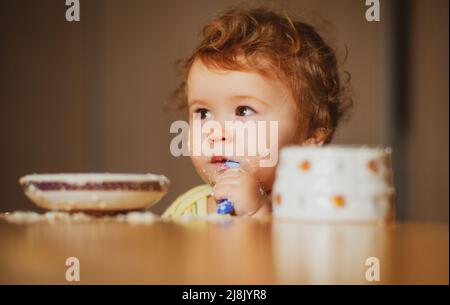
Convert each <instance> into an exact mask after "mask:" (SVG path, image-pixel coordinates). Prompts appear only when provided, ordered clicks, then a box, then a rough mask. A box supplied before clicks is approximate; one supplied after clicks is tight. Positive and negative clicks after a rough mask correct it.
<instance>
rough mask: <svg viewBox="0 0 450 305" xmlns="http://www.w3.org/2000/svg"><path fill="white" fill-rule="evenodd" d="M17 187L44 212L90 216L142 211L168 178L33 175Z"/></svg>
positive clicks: (163, 191)
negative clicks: (88, 213)
mask: <svg viewBox="0 0 450 305" xmlns="http://www.w3.org/2000/svg"><path fill="white" fill-rule="evenodd" d="M19 183H20V184H21V186H22V188H23V190H24V192H25V195H26V196H27V197H28V198H30V199H31V201H33V202H34V203H35V204H36V205H37V206H39V207H41V208H43V209H47V210H56V211H72V212H77V211H79V212H92V213H96V212H99V213H103V212H119V211H131V210H141V209H145V208H148V207H150V206H152V205H154V204H156V203H157V202H158V201H159V200H160V199H161V198H162V197H163V196H164V195H165V194H166V193H167V190H168V188H169V179H167V177H165V176H162V175H154V174H112V173H86V174H84V173H71V174H69V173H62V174H32V175H27V176H23V177H21V178H20V180H19Z"/></svg>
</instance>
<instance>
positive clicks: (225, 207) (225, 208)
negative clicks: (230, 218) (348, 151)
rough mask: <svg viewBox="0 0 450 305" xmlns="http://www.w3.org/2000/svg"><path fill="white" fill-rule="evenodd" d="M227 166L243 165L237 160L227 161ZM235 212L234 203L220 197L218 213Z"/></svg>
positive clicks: (236, 166)
mask: <svg viewBox="0 0 450 305" xmlns="http://www.w3.org/2000/svg"><path fill="white" fill-rule="evenodd" d="M225 166H226V168H238V167H239V166H241V164H240V163H239V162H236V161H225ZM233 213H234V203H233V202H231V201H230V200H228V199H220V200H218V201H217V214H221V215H225V214H233Z"/></svg>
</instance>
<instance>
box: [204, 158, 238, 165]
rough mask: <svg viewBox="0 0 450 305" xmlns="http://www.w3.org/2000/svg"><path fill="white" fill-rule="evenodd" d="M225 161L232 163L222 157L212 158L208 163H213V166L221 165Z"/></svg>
mask: <svg viewBox="0 0 450 305" xmlns="http://www.w3.org/2000/svg"><path fill="white" fill-rule="evenodd" d="M227 161H233V160H231V159H228V158H226V157H224V156H212V157H211V160H210V161H209V163H213V164H223V163H225V162H227Z"/></svg>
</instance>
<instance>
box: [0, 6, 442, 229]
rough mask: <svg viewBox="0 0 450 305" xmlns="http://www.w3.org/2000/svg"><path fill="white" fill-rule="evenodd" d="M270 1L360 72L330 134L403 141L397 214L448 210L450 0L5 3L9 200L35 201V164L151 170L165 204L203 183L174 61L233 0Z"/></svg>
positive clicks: (4, 141) (3, 186)
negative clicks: (373, 15)
mask: <svg viewBox="0 0 450 305" xmlns="http://www.w3.org/2000/svg"><path fill="white" fill-rule="evenodd" d="M242 3H243V4H244V5H245V6H247V7H248V6H260V5H264V6H269V7H275V8H278V9H284V10H285V11H286V12H288V13H289V14H290V15H291V16H293V17H296V16H301V17H302V18H303V19H304V20H306V21H309V22H311V23H313V24H314V25H316V26H317V27H318V28H319V29H321V31H322V33H324V35H325V37H328V39H329V40H330V41H331V42H332V44H333V45H334V46H335V47H337V49H338V50H339V53H340V54H341V55H342V54H343V53H344V52H343V51H344V50H345V47H347V48H348V50H349V56H348V60H347V62H346V63H345V67H346V69H347V70H348V71H349V72H350V73H351V74H352V80H353V90H354V95H355V108H354V111H353V116H352V118H351V120H350V121H349V122H348V123H347V124H345V125H343V126H342V127H341V129H340V130H339V131H338V134H337V137H336V139H335V141H334V143H357V144H383V145H389V146H392V147H393V149H394V170H395V174H396V185H397V189H398V201H397V205H398V216H399V217H398V218H399V219H408V220H433V221H444V222H448V206H449V197H448V182H449V181H448V180H449V179H448V177H449V175H448V168H449V167H448V138H449V137H448V136H449V134H448V130H449V129H448V127H449V125H448V122H449V121H448V103H449V99H448V72H449V71H448V67H449V65H448V1H447V0H432V1H426V0H412V1H407V0H389V1H386V0H380V4H381V21H380V22H371V23H369V22H367V21H366V19H365V11H366V9H367V7H366V6H365V0H345V1H333V0H320V1H312V0H311V1H300V0H289V1H287V0H286V1H276V2H275V1H252V2H242V1H229V0H170V1H167V0H164V1H162V0H161V1H145V0H134V1H120V0H107V1H106V0H105V1H100V0H89V1H86V0H80V4H81V16H80V17H81V21H80V22H71V23H70V22H67V21H66V20H65V11H66V9H67V7H66V6H65V0H40V1H33V0H1V1H0V103H1V104H0V105H1V108H0V122H1V128H0V140H1V150H0V160H1V161H0V162H1V163H0V168H1V175H0V179H1V180H0V182H1V183H0V212H1V211H12V210H19V209H20V210H35V207H34V206H33V205H32V204H31V202H29V201H28V200H27V199H26V198H25V196H24V195H23V193H22V191H21V189H20V187H19V185H18V179H19V177H20V176H22V175H25V174H29V173H34V172H36V173H47V172H49V173H52V172H142V173H145V172H154V173H161V174H165V175H166V176H168V177H169V178H170V179H171V181H172V186H171V189H170V192H169V194H168V195H167V196H166V197H165V198H164V199H163V200H162V201H161V202H160V203H159V204H158V205H156V206H155V207H154V208H152V211H154V212H157V213H160V212H162V211H163V210H164V208H165V207H167V205H168V204H170V202H171V201H172V200H173V199H174V198H175V197H176V196H177V195H179V194H181V193H182V192H183V191H185V190H187V189H188V188H190V187H192V186H194V185H196V184H199V183H201V181H200V179H199V178H198V177H197V175H196V173H195V172H194V169H193V167H192V166H191V164H190V161H189V159H187V158H175V157H172V155H171V154H170V151H169V143H170V140H171V139H172V137H173V136H174V135H173V134H170V133H169V127H170V124H171V123H172V122H173V120H175V119H178V118H181V114H179V113H176V112H164V111H163V107H162V105H163V103H164V102H166V101H168V99H169V97H170V93H171V91H172V90H173V89H174V87H175V86H176V84H177V78H176V77H175V74H174V72H173V64H174V62H175V60H177V59H179V58H184V57H186V56H188V55H189V52H190V51H191V50H192V49H193V48H194V46H195V45H196V43H197V42H198V41H199V31H200V29H201V26H202V25H203V24H204V23H205V22H206V21H207V20H208V19H210V18H211V17H212V16H214V15H215V14H217V13H218V12H220V11H221V10H223V9H225V8H227V7H229V6H230V5H233V4H242Z"/></svg>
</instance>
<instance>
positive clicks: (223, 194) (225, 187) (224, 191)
mask: <svg viewBox="0 0 450 305" xmlns="http://www.w3.org/2000/svg"><path fill="white" fill-rule="evenodd" d="M233 188H234V187H233V186H232V185H229V184H216V185H215V186H214V187H213V190H212V194H211V195H212V196H213V197H214V199H215V200H216V201H217V200H220V199H225V198H226V199H229V200H231V201H232V200H233V198H232V196H231V194H232V192H233Z"/></svg>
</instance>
